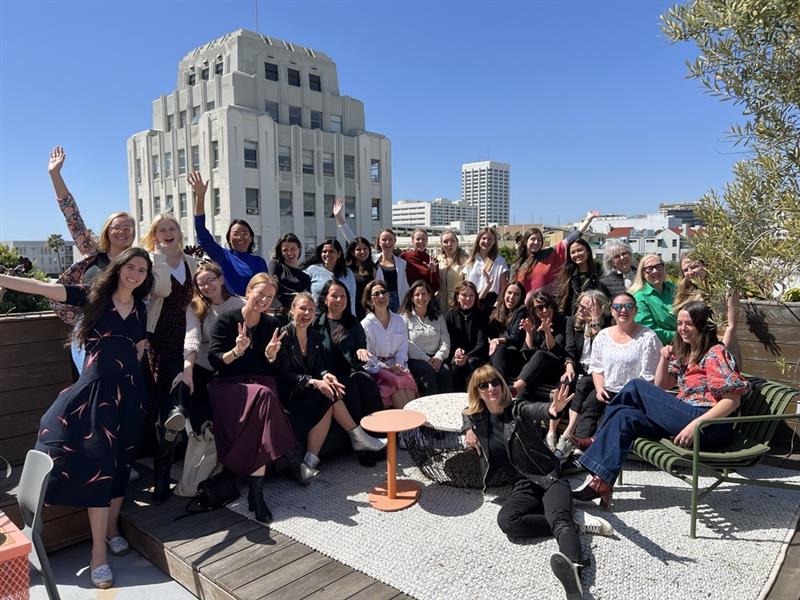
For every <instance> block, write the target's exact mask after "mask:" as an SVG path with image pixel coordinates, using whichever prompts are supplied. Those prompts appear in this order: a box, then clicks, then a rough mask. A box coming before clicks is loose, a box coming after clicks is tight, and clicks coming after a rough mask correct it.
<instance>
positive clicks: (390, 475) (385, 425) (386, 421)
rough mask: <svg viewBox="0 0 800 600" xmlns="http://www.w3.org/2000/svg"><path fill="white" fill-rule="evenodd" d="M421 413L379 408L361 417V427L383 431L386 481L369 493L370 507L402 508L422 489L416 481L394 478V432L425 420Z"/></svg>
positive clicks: (392, 509)
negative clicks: (384, 436) (384, 435)
mask: <svg viewBox="0 0 800 600" xmlns="http://www.w3.org/2000/svg"><path fill="white" fill-rule="evenodd" d="M425 421H426V419H425V415H423V414H422V413H421V412H417V411H415V410H400V409H389V410H381V411H378V412H376V413H372V414H371V415H367V416H366V417H364V418H363V419H361V427H363V428H364V429H367V430H369V431H374V432H376V433H385V434H386V482H385V483H384V484H382V485H378V486H376V487H375V488H374V489H373V490H372V493H371V494H370V495H369V503H370V504H371V505H372V506H373V508H377V509H378V510H384V511H388V512H392V511H396V510H403V509H404V508H408V507H409V506H411V505H412V504H414V503H415V502H416V501H417V500H418V499H419V495H420V494H421V493H422V484H421V483H420V482H419V481H413V480H410V479H401V480H400V481H397V434H398V432H400V431H408V430H409V429H415V428H417V427H421V426H422V425H424V424H425Z"/></svg>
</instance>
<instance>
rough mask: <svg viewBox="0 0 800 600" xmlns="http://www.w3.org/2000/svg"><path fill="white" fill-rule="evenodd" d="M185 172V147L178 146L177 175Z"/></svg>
mask: <svg viewBox="0 0 800 600" xmlns="http://www.w3.org/2000/svg"><path fill="white" fill-rule="evenodd" d="M185 173H186V148H178V175H183V174H185Z"/></svg>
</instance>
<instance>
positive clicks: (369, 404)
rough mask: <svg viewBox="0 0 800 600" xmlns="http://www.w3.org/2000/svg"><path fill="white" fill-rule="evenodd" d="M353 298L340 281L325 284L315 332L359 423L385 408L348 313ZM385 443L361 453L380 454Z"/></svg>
mask: <svg viewBox="0 0 800 600" xmlns="http://www.w3.org/2000/svg"><path fill="white" fill-rule="evenodd" d="M349 305H350V297H349V295H348V292H347V288H346V287H344V285H342V283H341V282H340V281H337V280H336V279H331V280H330V281H329V282H328V283H326V284H325V285H324V286H323V288H322V291H321V292H320V295H319V300H318V301H317V318H316V319H315V320H314V323H313V324H312V326H311V327H312V328H313V330H314V331H315V332H317V333H318V334H319V336H320V337H321V338H322V347H323V349H324V351H325V354H326V356H327V357H328V358H329V359H330V361H331V362H330V364H328V366H327V371H328V373H332V374H333V375H335V376H336V379H337V380H338V381H339V382H341V383H342V384H344V387H345V394H344V396H343V398H342V400H343V402H344V404H345V406H346V407H347V410H348V412H349V413H350V416H351V417H352V418H353V421H355V422H356V423H359V422H361V418H362V417H365V416H367V415H370V414H372V413H374V412H375V411H378V410H381V409H382V408H383V403H382V402H381V396H380V392H379V391H378V386H377V385H376V384H375V381H374V380H373V379H372V377H370V376H369V374H368V373H367V372H366V371H364V363H366V362H367V361H368V360H369V358H370V357H369V352H367V336H366V334H365V333H364V329H363V328H362V327H361V323H359V322H358V321H357V320H356V318H355V317H354V316H353V315H352V314H351V313H350V311H349V310H347V307H348V306H349ZM384 445H385V444H384V443H383V442H381V443H380V444H378V445H375V447H372V448H362V450H369V451H373V452H375V451H380V450H383V447H384Z"/></svg>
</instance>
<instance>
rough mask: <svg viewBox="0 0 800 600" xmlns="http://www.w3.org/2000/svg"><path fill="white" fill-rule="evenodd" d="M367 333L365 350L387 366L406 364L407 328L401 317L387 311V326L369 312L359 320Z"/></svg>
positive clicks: (404, 365) (403, 365)
mask: <svg viewBox="0 0 800 600" xmlns="http://www.w3.org/2000/svg"><path fill="white" fill-rule="evenodd" d="M361 327H363V328H364V333H366V334H367V350H368V351H369V352H370V353H371V354H373V355H375V356H376V357H377V358H378V359H379V360H380V361H381V362H382V363H383V364H385V365H386V366H387V367H391V366H392V365H400V366H401V367H406V366H407V364H408V330H407V329H406V323H405V321H403V317H401V316H400V315H398V314H397V313H393V312H391V311H390V312H389V326H388V327H384V326H383V324H382V323H381V322H380V321H379V320H378V317H376V316H375V315H374V314H372V313H369V314H367V316H366V317H364V319H363V320H362V321H361Z"/></svg>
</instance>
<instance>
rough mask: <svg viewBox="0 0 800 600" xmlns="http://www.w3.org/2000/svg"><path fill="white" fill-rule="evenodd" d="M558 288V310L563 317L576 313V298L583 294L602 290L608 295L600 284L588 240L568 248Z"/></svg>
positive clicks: (577, 241)
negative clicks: (588, 291)
mask: <svg viewBox="0 0 800 600" xmlns="http://www.w3.org/2000/svg"><path fill="white" fill-rule="evenodd" d="M558 287H559V290H558V310H559V311H560V312H561V314H562V315H571V314H573V313H574V312H575V310H574V302H575V298H577V297H578V296H579V295H580V294H581V292H585V291H587V290H600V291H601V292H603V293H604V294H608V290H606V287H605V286H604V285H603V284H602V283H600V273H598V271H597V265H596V264H595V262H594V255H593V254H592V248H591V246H589V243H588V242H587V241H586V240H584V239H577V240H575V241H574V242H572V243H571V244H569V246H567V261H566V262H565V263H564V269H563V270H562V271H561V275H560V276H559V282H558Z"/></svg>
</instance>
